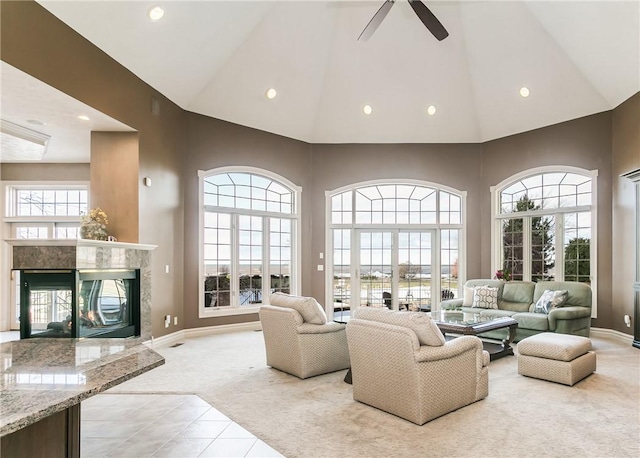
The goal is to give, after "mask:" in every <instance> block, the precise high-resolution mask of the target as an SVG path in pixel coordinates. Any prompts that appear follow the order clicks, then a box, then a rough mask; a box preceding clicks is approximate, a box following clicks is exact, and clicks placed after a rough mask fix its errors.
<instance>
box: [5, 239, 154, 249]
mask: <svg viewBox="0 0 640 458" xmlns="http://www.w3.org/2000/svg"><path fill="white" fill-rule="evenodd" d="M5 242H7V243H8V244H9V245H12V246H86V247H104V248H125V249H130V250H149V251H151V250H154V249H156V248H157V247H158V245H148V244H144V243H128V242H105V241H102V240H88V239H5Z"/></svg>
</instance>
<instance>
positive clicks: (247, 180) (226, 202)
mask: <svg viewBox="0 0 640 458" xmlns="http://www.w3.org/2000/svg"><path fill="white" fill-rule="evenodd" d="M200 189H201V192H200V196H201V241H202V243H201V247H202V251H201V263H200V265H201V272H202V277H201V278H202V279H203V283H202V285H203V289H202V294H201V307H200V310H201V313H200V315H201V316H216V315H221V314H229V313H231V314H235V313H248V312H255V311H256V310H257V307H258V306H259V304H261V303H262V301H263V299H266V298H268V296H269V294H271V293H273V292H275V291H283V292H287V293H289V292H297V290H298V286H297V285H298V284H297V282H298V277H299V275H298V273H297V266H298V261H297V258H298V256H297V252H296V247H297V243H296V240H297V231H298V226H299V225H298V213H299V212H298V207H297V205H298V202H299V196H298V195H299V192H300V190H299V189H298V188H297V187H296V186H295V185H293V184H291V183H289V182H287V180H285V179H283V178H282V177H277V176H275V175H273V174H270V173H269V172H266V171H264V170H258V169H253V168H251V169H249V168H223V169H216V170H210V171H208V172H201V173H200Z"/></svg>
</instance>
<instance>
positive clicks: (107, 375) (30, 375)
mask: <svg viewBox="0 0 640 458" xmlns="http://www.w3.org/2000/svg"><path fill="white" fill-rule="evenodd" d="M162 364H164V358H163V357H162V356H160V355H159V354H158V353H156V352H155V351H153V350H152V349H150V348H149V347H147V346H146V345H144V344H143V343H142V340H141V339H139V338H133V339H63V338H60V339H48V338H33V339H25V340H19V341H14V342H6V343H3V344H0V369H1V371H2V372H1V378H0V437H1V436H5V435H7V434H10V433H12V432H15V431H17V430H19V429H21V428H24V427H25V426H28V425H30V424H33V423H35V422H37V421H39V420H41V419H43V418H45V417H48V416H50V415H52V414H54V413H56V412H60V411H62V410H64V409H66V408H68V407H71V406H73V405H75V404H78V403H80V402H81V401H83V400H84V399H87V398H89V397H91V396H94V395H96V394H98V393H100V392H102V391H105V390H107V389H109V388H111V387H112V386H115V385H118V384H120V383H122V382H125V381H126V380H129V379H131V378H133V377H136V376H138V375H140V374H142V373H144V372H147V371H149V370H151V369H153V368H154V367H158V366H160V365H162Z"/></svg>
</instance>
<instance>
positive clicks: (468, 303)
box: [462, 286, 473, 307]
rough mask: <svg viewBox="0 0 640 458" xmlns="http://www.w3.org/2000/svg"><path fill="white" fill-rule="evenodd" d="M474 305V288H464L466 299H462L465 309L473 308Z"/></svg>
mask: <svg viewBox="0 0 640 458" xmlns="http://www.w3.org/2000/svg"><path fill="white" fill-rule="evenodd" d="M471 305H473V288H472V287H471V286H465V287H464V298H463V299H462V306H463V307H471Z"/></svg>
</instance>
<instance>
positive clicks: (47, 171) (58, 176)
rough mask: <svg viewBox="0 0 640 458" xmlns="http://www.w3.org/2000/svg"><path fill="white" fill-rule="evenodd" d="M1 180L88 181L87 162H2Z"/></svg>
mask: <svg viewBox="0 0 640 458" xmlns="http://www.w3.org/2000/svg"><path fill="white" fill-rule="evenodd" d="M0 179H1V180H2V181H89V179H90V176H89V164H14V163H4V164H2V173H1V174H0Z"/></svg>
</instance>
